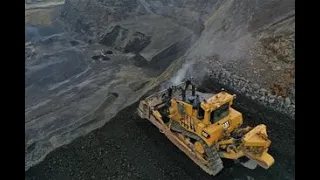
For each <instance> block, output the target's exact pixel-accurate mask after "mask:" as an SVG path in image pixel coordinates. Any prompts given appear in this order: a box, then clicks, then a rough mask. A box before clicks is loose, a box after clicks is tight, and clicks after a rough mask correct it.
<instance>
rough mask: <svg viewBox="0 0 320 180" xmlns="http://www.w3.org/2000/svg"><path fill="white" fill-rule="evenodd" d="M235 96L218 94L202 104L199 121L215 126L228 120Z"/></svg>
mask: <svg viewBox="0 0 320 180" xmlns="http://www.w3.org/2000/svg"><path fill="white" fill-rule="evenodd" d="M233 98H234V97H233V95H231V94H228V93H226V92H221V93H218V94H216V95H214V96H212V97H211V98H209V99H207V100H206V101H204V102H202V103H201V105H200V107H199V109H198V112H197V113H198V119H199V120H203V121H204V123H206V124H215V123H217V122H218V121H220V120H222V119H224V118H226V117H227V116H228V115H229V112H230V105H231V104H232V102H233Z"/></svg>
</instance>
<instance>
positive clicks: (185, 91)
mask: <svg viewBox="0 0 320 180" xmlns="http://www.w3.org/2000/svg"><path fill="white" fill-rule="evenodd" d="M235 97H236V96H235V95H232V94H230V93H227V92H226V91H225V90H221V92H219V93H217V94H214V95H212V96H210V97H208V98H204V97H203V95H202V93H201V92H198V91H197V90H196V86H195V84H194V83H193V82H192V80H191V79H188V80H187V81H185V82H183V83H181V84H178V85H175V86H171V87H169V88H167V89H165V90H162V91H160V92H158V93H155V94H153V95H151V96H149V97H147V98H145V99H143V100H141V101H140V104H139V107H138V114H139V115H140V117H141V118H143V119H147V120H149V121H151V122H152V123H153V124H154V125H155V126H156V127H157V128H158V129H159V131H160V132H161V133H164V134H165V135H166V136H167V138H168V139H169V140H170V141H171V142H172V143H174V144H175V145H176V146H177V147H178V148H179V149H180V150H181V151H183V152H184V153H185V154H186V155H188V157H189V158H190V159H192V160H193V161H194V162H195V163H196V164H197V165H199V166H200V167H201V168H202V169H203V170H204V171H205V172H207V173H208V174H210V175H213V176H215V175H217V174H218V173H219V172H220V171H221V170H222V169H223V162H222V160H221V158H227V159H233V160H239V159H240V158H242V157H245V158H247V159H249V161H251V162H254V163H255V165H259V166H261V167H263V168H265V169H268V168H269V167H270V166H272V165H273V163H274V158H273V157H272V156H271V155H270V154H269V153H268V148H269V146H270V144H271V141H270V140H269V139H268V135H267V132H266V126H265V125H264V124H261V125H258V126H256V127H254V128H253V127H250V126H247V127H242V123H243V117H242V114H241V113H240V112H239V111H237V110H235V109H234V108H232V104H233V101H234V99H235Z"/></svg>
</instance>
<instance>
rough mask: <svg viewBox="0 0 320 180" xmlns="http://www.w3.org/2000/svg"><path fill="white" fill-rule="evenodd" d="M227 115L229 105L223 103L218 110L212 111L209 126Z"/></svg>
mask: <svg viewBox="0 0 320 180" xmlns="http://www.w3.org/2000/svg"><path fill="white" fill-rule="evenodd" d="M228 114H229V103H225V104H223V105H222V106H220V107H219V108H217V109H215V110H212V111H211V112H210V116H209V117H210V122H211V124H214V123H216V122H218V121H219V120H220V119H223V118H224V117H226V116H228Z"/></svg>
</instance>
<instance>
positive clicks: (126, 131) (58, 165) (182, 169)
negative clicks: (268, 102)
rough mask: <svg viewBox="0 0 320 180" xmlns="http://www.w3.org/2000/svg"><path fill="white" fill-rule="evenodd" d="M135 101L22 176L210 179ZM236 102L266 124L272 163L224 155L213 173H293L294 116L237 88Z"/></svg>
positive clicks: (266, 176) (249, 117)
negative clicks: (254, 164) (249, 165)
mask: <svg viewBox="0 0 320 180" xmlns="http://www.w3.org/2000/svg"><path fill="white" fill-rule="evenodd" d="M210 86H211V87H210ZM203 87H206V88H213V89H214V90H217V89H220V88H221V86H220V85H219V84H217V83H215V82H212V81H205V83H204V86H203ZM202 89H203V88H202ZM226 89H227V90H228V88H226ZM230 91H231V92H232V90H230ZM137 105H138V104H137V103H135V104H133V105H132V106H130V107H127V108H125V109H124V110H122V111H121V112H120V113H118V115H117V116H116V117H114V118H113V119H112V120H111V121H110V122H109V123H107V124H106V125H104V126H103V127H102V128H100V129H97V130H95V131H93V132H91V133H89V134H88V135H86V136H84V137H80V138H78V139H76V140H75V141H73V142H72V143H71V144H69V145H65V146H62V147H60V148H58V149H56V150H54V151H53V152H51V153H50V154H49V155H48V156H47V157H46V158H45V160H44V161H42V162H41V163H39V164H38V165H36V166H34V167H32V168H30V169H29V170H28V171H26V172H25V179H59V180H62V179H121V180H123V179H184V180H187V179H213V177H212V176H209V175H207V174H206V173H204V172H203V171H202V170H201V169H200V168H199V167H198V166H197V165H195V164H194V163H193V162H192V161H191V160H190V159H188V158H187V156H186V155H184V154H183V153H182V152H180V151H179V150H178V148H176V147H175V146H174V145H173V144H171V142H170V141H169V140H168V139H167V138H166V137H165V136H163V135H162V134H161V133H159V131H158V130H157V129H156V128H155V127H154V126H153V125H152V124H151V123H149V122H148V121H146V120H143V119H141V118H139V117H138V115H137V114H136V108H137ZM234 107H235V108H237V109H238V110H240V111H241V112H243V114H244V118H245V120H244V121H245V123H247V124H251V125H257V124H260V123H264V124H266V125H267V127H268V134H269V136H270V138H271V140H272V145H271V148H270V153H271V154H272V155H273V156H274V158H275V164H274V165H273V166H272V167H271V168H270V169H269V170H264V169H262V168H260V167H258V168H257V169H255V170H249V169H246V168H244V167H243V166H242V165H240V164H236V163H234V162H233V161H230V160H224V166H225V168H224V170H223V171H222V172H221V173H220V174H219V175H218V176H217V177H215V178H214V179H243V180H247V179H259V180H263V179H295V175H294V173H295V129H294V128H295V127H294V124H295V123H294V120H293V119H291V118H289V117H287V116H285V115H283V114H280V113H277V112H275V111H273V110H271V109H268V108H265V107H263V106H261V105H259V104H257V103H255V102H254V101H252V100H251V99H248V98H246V97H244V96H242V95H240V94H238V95H237V101H236V104H235V105H234Z"/></svg>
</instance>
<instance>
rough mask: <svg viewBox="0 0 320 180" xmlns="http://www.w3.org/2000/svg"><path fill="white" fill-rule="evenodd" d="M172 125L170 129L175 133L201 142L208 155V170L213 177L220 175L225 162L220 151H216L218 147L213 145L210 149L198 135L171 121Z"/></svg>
mask: <svg viewBox="0 0 320 180" xmlns="http://www.w3.org/2000/svg"><path fill="white" fill-rule="evenodd" d="M170 123H171V125H170V129H171V130H172V131H174V132H178V133H181V134H183V135H185V136H187V137H190V138H192V139H195V140H197V141H199V143H200V144H201V145H202V147H204V150H205V153H206V155H207V162H208V163H207V164H206V166H207V168H208V170H209V171H210V174H212V175H214V176H215V175H216V174H218V173H219V172H220V171H222V169H223V162H222V160H221V158H220V156H219V153H218V150H217V149H216V147H215V146H214V145H212V146H211V147H209V146H208V145H207V144H206V143H205V142H204V141H203V139H202V138H201V137H199V136H198V135H196V134H194V133H192V132H189V131H187V130H185V129H184V128H183V127H181V126H180V125H179V124H178V123H177V122H174V121H172V120H171V122H170Z"/></svg>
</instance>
